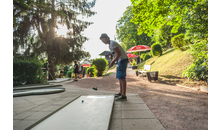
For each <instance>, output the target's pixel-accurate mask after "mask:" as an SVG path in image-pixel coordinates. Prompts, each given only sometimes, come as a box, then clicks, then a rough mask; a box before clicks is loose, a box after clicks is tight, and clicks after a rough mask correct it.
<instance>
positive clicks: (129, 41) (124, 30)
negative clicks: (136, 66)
mask: <svg viewBox="0 0 220 130" xmlns="http://www.w3.org/2000/svg"><path fill="white" fill-rule="evenodd" d="M131 9H132V7H131V6H128V7H127V8H126V11H125V12H124V14H123V16H122V17H121V18H120V20H118V21H117V25H116V33H117V35H118V36H117V38H118V39H119V41H120V42H122V44H121V45H122V47H123V49H125V50H128V49H129V48H131V47H133V46H136V45H148V46H151V45H152V44H153V43H152V41H151V37H149V36H147V34H144V33H142V34H140V35H138V34H137V32H138V31H137V29H138V25H136V24H134V23H133V22H131V21H130V20H131V19H132V17H133V13H132V10H131Z"/></svg>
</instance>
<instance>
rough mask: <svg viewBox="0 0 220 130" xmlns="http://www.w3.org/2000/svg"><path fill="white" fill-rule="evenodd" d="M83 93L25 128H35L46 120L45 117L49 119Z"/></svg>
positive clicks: (28, 129) (27, 129)
mask: <svg viewBox="0 0 220 130" xmlns="http://www.w3.org/2000/svg"><path fill="white" fill-rule="evenodd" d="M80 96H81V95H78V96H77V97H75V98H74V99H73V100H71V101H69V102H68V103H67V104H65V105H63V106H61V107H60V108H58V109H57V110H54V111H53V112H51V113H50V114H48V115H46V116H45V117H43V118H42V119H39V120H38V121H37V122H35V123H33V124H32V125H30V126H28V127H27V128H25V129H24V130H30V129H31V128H33V127H34V126H36V125H38V124H39V123H41V122H42V121H44V120H45V119H47V118H48V117H50V116H51V115H53V114H54V113H56V112H57V111H59V110H60V109H62V108H64V107H65V106H67V105H68V104H70V103H71V102H73V101H74V100H76V99H77V98H79V97H80Z"/></svg>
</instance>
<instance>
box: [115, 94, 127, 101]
mask: <svg viewBox="0 0 220 130" xmlns="http://www.w3.org/2000/svg"><path fill="white" fill-rule="evenodd" d="M116 101H127V96H124V95H121V96H119V97H118V98H117V99H116Z"/></svg>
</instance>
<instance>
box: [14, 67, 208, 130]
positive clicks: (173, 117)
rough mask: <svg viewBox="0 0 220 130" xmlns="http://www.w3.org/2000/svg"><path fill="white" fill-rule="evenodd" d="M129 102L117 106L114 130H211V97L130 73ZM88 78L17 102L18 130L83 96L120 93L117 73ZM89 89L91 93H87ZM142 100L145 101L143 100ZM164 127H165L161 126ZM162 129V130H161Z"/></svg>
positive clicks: (128, 79) (112, 126)
mask: <svg viewBox="0 0 220 130" xmlns="http://www.w3.org/2000/svg"><path fill="white" fill-rule="evenodd" d="M127 75H128V76H127V83H128V88H127V97H128V101H123V102H114V109H113V114H112V119H111V123H110V129H111V130H127V129H132V130H136V129H137V130H141V129H144V130H146V129H150V130H154V129H155V130H163V129H164V128H166V130H176V129H178V130H185V129H193V130H206V129H207V128H208V96H207V94H204V93H201V92H198V91H193V90H189V89H185V88H180V87H178V86H172V85H165V84H160V83H149V82H147V81H146V80H143V79H142V78H140V77H136V76H134V75H135V72H134V70H131V69H128V71H127ZM100 80H101V77H98V78H85V79H82V80H79V81H78V82H71V81H66V82H61V83H53V84H60V85H63V87H64V88H65V89H66V91H65V92H62V93H57V94H49V95H40V96H39V95H33V96H23V97H15V98H13V100H14V102H13V104H14V109H13V116H14V122H13V123H14V125H13V126H14V130H21V129H24V128H27V127H28V126H30V125H31V124H33V123H35V122H37V121H39V120H40V119H42V118H43V117H45V115H50V114H51V113H54V112H55V111H56V110H59V109H61V108H62V106H65V105H67V104H68V103H70V102H71V101H72V100H74V99H75V98H77V97H78V96H79V95H112V94H115V93H117V92H118V91H119V83H118V80H117V79H115V73H112V74H111V75H110V76H106V77H104V79H103V81H102V83H101V84H100V86H99V88H98V91H94V90H93V89H92V88H93V87H96V86H97V84H98V83H99V81H100ZM86 88H87V89H86ZM140 97H141V98H140ZM161 124H162V125H161ZM157 126H158V127H157Z"/></svg>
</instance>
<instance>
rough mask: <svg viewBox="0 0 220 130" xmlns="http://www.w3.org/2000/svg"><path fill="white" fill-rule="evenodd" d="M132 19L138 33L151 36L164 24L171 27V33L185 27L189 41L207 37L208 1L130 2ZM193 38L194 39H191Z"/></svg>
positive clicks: (142, 0)
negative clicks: (137, 26) (136, 25)
mask: <svg viewBox="0 0 220 130" xmlns="http://www.w3.org/2000/svg"><path fill="white" fill-rule="evenodd" d="M131 2H132V5H133V8H132V11H133V14H134V17H133V18H132V20H131V21H132V22H134V23H135V24H138V25H139V28H138V33H139V34H141V33H146V34H148V36H151V35H152V34H153V32H154V31H155V30H156V29H159V28H160V27H161V26H163V25H164V24H165V23H166V22H167V25H172V26H173V27H172V30H171V32H172V33H176V32H178V29H179V28H180V27H181V26H182V25H185V28H186V31H187V33H188V38H190V39H191V40H194V41H195V40H198V39H205V38H207V37H208V0H196V1H191V0H181V1H179V0H176V1H173V0H147V1H145V0H131ZM193 37H194V38H193Z"/></svg>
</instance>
